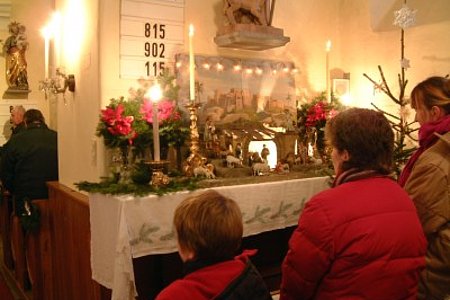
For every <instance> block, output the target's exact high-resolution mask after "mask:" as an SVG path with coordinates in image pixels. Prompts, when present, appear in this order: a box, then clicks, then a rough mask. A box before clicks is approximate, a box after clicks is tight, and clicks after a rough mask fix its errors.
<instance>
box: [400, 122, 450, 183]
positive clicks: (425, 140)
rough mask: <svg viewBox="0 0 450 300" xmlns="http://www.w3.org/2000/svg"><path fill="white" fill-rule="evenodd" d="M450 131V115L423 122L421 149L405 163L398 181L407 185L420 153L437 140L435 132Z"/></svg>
mask: <svg viewBox="0 0 450 300" xmlns="http://www.w3.org/2000/svg"><path fill="white" fill-rule="evenodd" d="M449 131H450V115H446V116H445V117H444V118H443V119H441V120H439V121H436V122H430V123H425V124H423V125H422V126H421V127H420V129H419V146H420V147H419V149H417V151H416V152H414V154H413V155H412V156H411V158H410V159H409V160H408V162H407V163H406V165H405V168H404V169H403V171H402V173H401V174H400V177H399V179H398V183H399V184H400V186H402V187H403V186H405V184H406V181H407V180H408V177H409V175H411V172H412V169H413V167H414V164H415V163H416V161H417V159H419V157H420V155H421V154H422V153H423V152H424V151H425V150H427V149H428V148H430V147H431V146H432V145H433V144H434V143H436V142H437V140H438V136H437V135H435V134H434V133H435V132H436V133H439V134H445V133H447V132H449Z"/></svg>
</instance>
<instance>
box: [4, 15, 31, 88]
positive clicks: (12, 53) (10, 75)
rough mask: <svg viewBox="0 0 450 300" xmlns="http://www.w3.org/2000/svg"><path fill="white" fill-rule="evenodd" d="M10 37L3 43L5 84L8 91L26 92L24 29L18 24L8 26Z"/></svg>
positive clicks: (12, 23) (26, 43)
mask: <svg viewBox="0 0 450 300" xmlns="http://www.w3.org/2000/svg"><path fill="white" fill-rule="evenodd" d="M8 31H9V34H10V36H9V37H8V38H7V39H6V40H5V42H3V52H2V55H3V56H5V60H6V63H5V66H6V83H7V84H8V87H9V89H8V91H22V90H24V91H28V74H27V60H26V58H25V53H26V50H27V48H28V41H27V36H26V33H25V31H26V27H25V26H24V25H22V24H20V23H18V22H11V23H10V24H9V25H8Z"/></svg>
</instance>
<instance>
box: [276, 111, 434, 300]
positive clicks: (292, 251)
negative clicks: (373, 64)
mask: <svg viewBox="0 0 450 300" xmlns="http://www.w3.org/2000/svg"><path fill="white" fill-rule="evenodd" d="M325 133H326V137H327V140H328V142H329V143H330V145H331V146H332V147H333V152H332V160H333V166H334V169H335V172H336V179H335V181H334V183H333V187H332V188H331V189H329V190H326V191H323V192H321V193H319V194H317V195H315V196H314V197H312V198H311V200H310V201H308V202H307V204H306V206H305V209H304V211H303V213H302V214H301V216H300V219H299V223H298V227H297V229H296V230H295V231H294V233H293V235H292V237H291V239H290V241H289V251H288V253H287V255H286V257H285V259H284V262H283V266H282V283H281V295H280V299H281V300H286V299H333V300H338V299H389V300H395V299H416V297H417V283H418V278H419V273H420V271H421V270H422V269H423V268H424V266H425V258H424V255H425V253H426V240H425V237H424V234H423V231H422V227H421V225H420V222H419V219H418V217H417V213H416V209H415V208H414V205H413V203H412V201H411V199H410V198H409V197H408V195H407V194H406V192H405V191H404V190H403V189H402V188H401V187H400V186H399V185H398V184H397V183H396V182H395V181H393V180H392V179H391V178H389V176H388V175H389V174H390V166H391V163H392V153H393V143H394V137H393V132H392V129H391V127H390V125H389V122H388V121H387V119H386V118H385V117H384V115H383V114H382V113H380V112H376V111H373V110H369V109H361V108H353V109H349V110H347V111H344V112H342V113H340V114H339V115H337V116H336V117H334V118H333V119H332V120H330V121H329V122H328V124H327V127H326V131H325Z"/></svg>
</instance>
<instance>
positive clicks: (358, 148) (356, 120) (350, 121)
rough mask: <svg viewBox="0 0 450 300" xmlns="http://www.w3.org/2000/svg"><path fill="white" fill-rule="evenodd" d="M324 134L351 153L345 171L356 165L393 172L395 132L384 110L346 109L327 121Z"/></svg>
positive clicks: (338, 148)
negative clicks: (383, 112) (382, 111)
mask: <svg viewBox="0 0 450 300" xmlns="http://www.w3.org/2000/svg"><path fill="white" fill-rule="evenodd" d="M325 138H326V140H327V142H328V143H329V144H330V145H331V146H333V147H334V148H336V149H337V150H338V151H344V150H347V152H348V153H349V156H350V158H349V160H348V161H346V162H344V163H343V165H342V169H343V171H346V170H348V169H351V168H357V169H360V170H376V171H378V172H380V173H382V174H389V173H390V171H391V167H392V156H393V151H394V133H393V132H392V128H391V126H390V125H389V121H388V120H387V119H386V117H385V116H384V115H383V114H382V113H381V112H378V111H374V110H370V109H364V108H351V109H348V110H345V111H343V112H341V113H339V114H338V115H336V116H335V117H334V118H332V119H331V120H330V121H328V122H327V125H326V127H325Z"/></svg>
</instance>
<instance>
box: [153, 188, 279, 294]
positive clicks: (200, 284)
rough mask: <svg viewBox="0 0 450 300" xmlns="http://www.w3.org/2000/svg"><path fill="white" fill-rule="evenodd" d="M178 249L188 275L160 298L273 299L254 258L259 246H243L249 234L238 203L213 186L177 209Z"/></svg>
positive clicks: (175, 282) (172, 284) (169, 287)
mask: <svg viewBox="0 0 450 300" xmlns="http://www.w3.org/2000/svg"><path fill="white" fill-rule="evenodd" d="M174 226H175V231H176V234H177V239H178V252H179V254H180V257H181V259H182V261H183V262H184V263H185V276H184V277H183V278H182V279H179V280H176V281H174V282H173V283H171V284H170V285H169V286H168V287H166V288H165V289H164V290H163V291H162V292H161V293H160V294H159V295H158V296H157V297H156V299H157V300H165V299H205V300H206V299H247V300H252V299H255V300H261V299H262V300H264V299H271V296H270V293H269V291H268V289H267V287H266V285H265V283H264V281H263V279H262V277H261V275H260V274H259V273H258V271H257V270H256V268H255V267H254V266H253V265H252V263H251V262H250V260H249V259H248V256H249V255H252V254H254V253H255V252H256V251H244V253H242V254H241V255H239V256H236V257H233V256H234V255H235V254H236V252H237V251H238V249H239V247H240V245H241V240H242V233H243V224H242V215H241V211H240V209H239V206H238V205H237V203H236V202H235V201H233V200H231V199H228V198H225V197H223V196H222V195H221V194H219V193H218V192H216V191H213V190H209V191H206V192H204V193H202V194H199V195H197V196H193V197H189V198H187V199H185V200H183V201H182V202H181V203H180V204H179V205H178V207H177V208H176V210H175V215H174Z"/></svg>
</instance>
